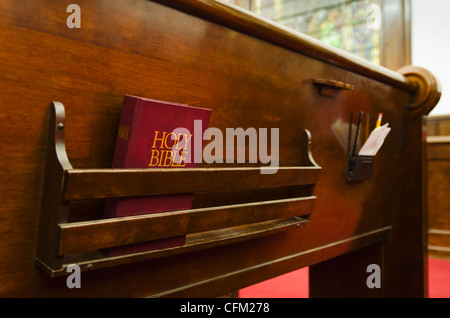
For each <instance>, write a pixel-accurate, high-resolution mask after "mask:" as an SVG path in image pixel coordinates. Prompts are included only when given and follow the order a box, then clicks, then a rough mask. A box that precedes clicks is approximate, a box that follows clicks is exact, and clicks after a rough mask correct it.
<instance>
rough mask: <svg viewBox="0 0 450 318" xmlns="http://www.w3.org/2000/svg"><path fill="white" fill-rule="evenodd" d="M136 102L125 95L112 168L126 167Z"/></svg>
mask: <svg viewBox="0 0 450 318" xmlns="http://www.w3.org/2000/svg"><path fill="white" fill-rule="evenodd" d="M137 107H138V102H137V101H136V100H133V99H131V98H128V97H126V96H125V99H124V103H123V109H122V113H121V115H120V121H119V130H118V132H117V137H116V147H115V150H114V157H113V162H112V168H126V167H127V162H128V160H127V159H128V157H129V156H130V151H129V149H128V148H129V147H130V144H131V142H130V139H131V138H132V129H133V128H132V127H133V121H134V115H135V113H136V108H137Z"/></svg>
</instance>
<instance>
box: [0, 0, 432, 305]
mask: <svg viewBox="0 0 450 318" xmlns="http://www.w3.org/2000/svg"><path fill="white" fill-rule="evenodd" d="M161 2H162V1H159V2H158V3H157V2H154V1H144V0H139V1H135V0H125V1H119V0H117V1H112V0H108V1H106V0H99V1H84V0H80V1H78V2H77V4H79V5H80V7H81V8H82V15H81V16H82V28H81V29H69V28H67V26H66V19H67V16H68V13H67V12H66V4H65V3H63V2H54V1H50V0H43V1H39V2H32V1H27V2H23V3H22V4H21V5H20V6H18V5H17V4H16V2H14V1H7V0H4V1H1V2H0V43H1V44H2V48H3V49H2V50H1V51H0V71H1V73H2V74H3V75H2V77H1V79H0V91H1V92H2V100H1V105H2V113H1V114H0V120H2V125H1V126H0V133H1V134H0V136H1V138H0V158H1V159H0V160H1V163H2V166H4V167H7V169H2V170H1V171H0V178H1V180H5V182H1V183H0V193H1V194H2V205H1V206H0V215H1V218H2V222H0V245H1V248H0V259H1V260H2V261H1V262H0V282H1V284H0V295H1V296H9V297H11V296H13V297H36V296H39V297H148V296H155V295H161V296H171V295H182V296H194V295H202V296H208V297H215V296H220V295H223V294H225V293H228V292H231V291H233V290H236V289H239V288H242V287H244V286H246V285H249V284H253V283H256V282H259V281H262V280H265V279H268V278H271V277H274V276H277V275H280V274H283V273H285V272H287V271H291V270H294V269H297V268H299V267H302V266H308V265H311V264H316V263H318V262H324V261H327V260H329V259H331V258H333V257H336V256H339V255H344V254H346V253H349V252H352V251H359V250H360V249H362V248H364V247H370V246H371V245H374V244H378V243H382V244H383V245H384V249H383V251H384V252H383V253H384V254H383V257H384V258H385V259H386V262H385V264H386V268H383V269H382V270H383V271H385V272H386V277H389V278H390V279H391V280H392V282H391V283H390V285H387V286H389V288H390V290H391V293H389V292H388V291H386V292H385V294H386V295H388V294H389V295H394V296H395V295H399V294H400V293H402V295H406V296H414V297H416V296H417V297H420V296H423V295H424V284H425V282H424V275H423V273H424V264H423V259H424V258H423V256H424V255H423V252H424V250H423V245H422V244H420V243H422V238H423V237H422V234H421V230H422V227H421V226H422V219H423V210H422V206H423V204H424V201H423V197H422V195H423V191H422V188H421V180H422V177H423V176H422V155H423V153H422V145H423V139H422V138H423V133H422V122H421V118H420V116H421V115H422V113H420V109H419V111H418V112H417V113H414V114H412V113H411V112H410V111H409V108H408V107H409V106H410V101H411V100H415V97H416V96H417V94H419V93H417V94H416V93H415V92H416V88H417V87H418V88H419V91H418V92H420V88H421V87H422V86H421V83H417V81H418V80H417V81H416V82H415V83H416V84H417V87H416V86H415V85H416V84H414V85H412V84H411V82H412V80H411V78H412V76H411V75H408V76H404V75H402V74H400V73H395V72H393V71H391V70H387V69H384V68H382V67H377V66H372V65H370V63H367V62H363V61H361V60H360V59H355V58H353V56H351V55H349V54H344V53H342V52H341V51H339V50H335V49H333V48H329V47H327V46H325V45H323V44H321V43H318V42H316V41H311V40H310V39H308V38H306V37H304V36H303V35H298V34H296V33H292V32H289V31H287V30H284V29H278V28H277V27H275V26H273V25H270V24H266V23H265V22H264V21H261V20H255V18H254V17H251V16H246V15H245V14H243V13H239V12H238V13H236V12H235V11H233V10H231V9H229V8H228V7H227V6H226V4H224V3H222V2H214V1H206V0H201V1H193V0H190V1H187V0H186V1H164V3H163V4H162V3H161ZM168 5H170V6H175V5H176V6H177V8H181V9H183V10H186V12H183V11H182V10H175V9H173V8H172V7H170V6H168ZM211 21H212V22H211ZM314 79H331V80H336V81H339V82H344V83H349V84H351V85H353V86H354V89H353V90H352V91H338V92H336V94H335V96H334V97H333V98H330V97H326V96H320V95H318V93H317V87H315V86H314V85H313V80H314ZM425 80H426V79H425ZM124 94H134V95H140V96H145V97H151V98H156V99H162V100H169V101H173V102H178V103H185V104H189V105H192V106H200V107H206V108H211V109H212V115H211V121H210V126H211V127H216V128H218V129H220V130H222V131H224V130H225V129H226V128H227V127H233V128H236V127H244V128H246V127H256V128H259V127H260V128H273V127H274V128H280V142H279V153H280V158H279V160H280V166H282V167H294V166H296V165H298V164H299V162H301V161H302V158H301V157H302V155H301V149H300V147H299V145H300V144H301V136H302V133H303V131H304V129H308V130H310V132H311V135H312V136H313V141H314V146H313V153H314V159H315V160H316V162H317V163H318V164H319V165H320V166H322V167H323V170H322V173H321V179H320V181H319V183H318V184H317V186H316V188H315V195H316V196H317V198H318V199H317V200H316V211H315V212H314V214H313V215H312V216H311V218H310V223H309V224H308V226H302V227H300V228H299V229H298V230H294V229H295V228H296V226H295V223H292V222H291V223H289V224H284V225H280V227H283V226H286V227H289V228H291V229H292V230H283V231H282V232H279V231H278V232H276V233H274V234H273V235H269V236H264V237H262V236H258V235H255V236H251V238H253V239H249V240H245V241H243V240H235V241H233V242H231V243H232V244H228V243H229V242H228V243H227V244H221V245H214V246H209V247H210V248H208V249H206V250H203V249H196V248H194V247H193V248H192V249H191V248H189V249H188V250H187V252H186V253H180V254H176V253H175V252H174V253H173V254H171V253H169V252H167V255H166V256H167V257H159V258H154V259H153V258H151V259H148V258H145V259H142V258H140V257H141V255H135V256H134V257H135V258H136V259H135V260H140V261H139V262H133V263H130V262H128V261H124V260H123V259H118V260H117V266H115V267H111V268H101V269H99V270H95V271H86V272H83V274H82V284H83V285H82V286H83V288H81V289H69V288H67V286H66V282H65V277H56V278H55V279H51V278H49V277H47V276H46V275H43V273H42V271H41V269H40V268H38V267H36V265H35V260H34V255H35V250H36V240H37V229H38V226H39V221H38V220H39V216H40V207H41V200H42V199H41V198H42V194H43V192H44V189H43V179H44V175H45V172H44V165H45V149H46V141H45V140H46V136H47V130H48V124H47V123H48V118H47V117H48V112H47V109H48V105H49V103H50V102H51V101H54V100H56V101H61V102H63V103H64V105H65V106H66V108H67V112H66V115H67V122H66V125H65V130H66V132H65V133H66V135H65V136H66V142H67V154H68V157H69V158H70V162H71V164H72V165H73V167H74V168H75V171H77V170H78V171H80V170H84V169H94V170H97V169H103V168H109V167H110V165H111V161H112V155H113V149H114V142H115V137H116V133H117V125H118V121H119V117H120V110H121V103H122V98H123V95H124ZM428 109H429V108H427V110H428ZM361 110H362V111H364V113H365V114H370V118H371V119H372V120H373V119H374V118H376V116H377V114H378V113H379V112H382V113H383V114H384V118H385V120H386V122H389V124H390V126H392V127H393V130H392V133H391V134H390V135H389V137H388V138H387V140H386V143H385V144H384V145H383V148H382V150H381V151H380V153H379V154H378V155H377V157H376V159H375V162H374V167H373V168H374V169H373V175H372V178H371V179H370V180H366V181H364V182H361V183H349V182H347V181H346V180H345V171H346V168H347V147H346V145H345V143H344V145H342V144H341V143H340V140H339V138H338V137H337V135H336V134H335V132H336V130H334V129H333V127H336V125H337V124H339V123H340V122H344V123H346V124H348V119H349V114H350V112H353V114H357V113H358V112H359V111H361ZM423 112H425V111H423ZM354 117H356V116H354ZM205 166H206V164H203V165H202V168H205ZM241 166H242V165H241ZM208 167H209V168H222V167H221V166H220V165H219V164H214V165H211V166H208ZM393 167H395V169H393ZM243 182H245V181H243ZM94 184H97V183H94V182H93V183H92V185H94ZM54 186H55V189H57V188H58V186H57V185H54ZM287 188H290V187H287ZM292 191H293V190H292V189H285V188H278V189H277V190H276V192H277V193H276V194H277V196H279V197H280V198H286V197H288V195H287V194H288V193H289V195H290V194H291V192H292ZM243 193H244V194H239V195H241V197H239V199H236V197H232V196H231V195H230V194H229V193H222V192H218V193H217V195H216V196H215V197H214V199H212V198H211V196H207V195H205V194H204V193H200V194H196V195H195V197H194V204H195V206H196V207H207V206H209V205H210V203H211V201H213V203H215V204H221V205H227V204H235V203H236V200H237V201H243V202H246V201H245V199H246V198H245V197H243V196H245V194H246V192H245V191H243ZM266 196H267V191H262V192H260V193H258V194H255V195H254V197H252V199H255V200H259V201H261V200H264V199H265V197H266ZM392 198H397V199H396V200H394V201H393V200H392ZM278 199H279V198H278ZM386 202H389V203H388V204H387V203H386ZM403 224H412V225H411V226H410V227H402V226H401V225H403ZM52 231H55V229H52ZM256 232H257V230H255V233H256ZM388 234H390V235H392V237H393V238H395V239H391V240H388V238H389V236H388ZM199 240H201V239H199ZM403 242H409V244H410V245H408V248H404V247H403V246H402V244H401V243H403ZM418 242H419V243H418ZM56 251H57V249H56V248H55V249H54V252H55V253H56ZM364 255H365V254H364V253H361V256H364ZM367 260H368V261H369V259H367ZM403 261H404V262H403ZM406 261H407V263H408V266H403V265H404V264H405V263H406ZM121 262H123V263H121ZM99 263H101V262H100V261H99ZM361 263H364V259H362V260H361ZM83 264H84V265H83V266H86V267H88V265H89V263H83ZM96 264H97V263H96ZM400 265H401V266H400ZM93 266H96V265H95V264H94V265H93ZM99 266H100V267H101V265H99ZM60 274H64V273H60ZM346 275H353V273H349V272H347V273H346ZM396 277H400V278H398V279H397V278H396ZM405 277H409V278H408V279H409V280H408V285H407V286H408V289H405V290H401V291H400V290H399V288H400V287H397V288H393V287H392V285H395V284H396V283H398V286H403V285H402V283H404V282H405ZM349 281H352V280H349ZM349 288H355V290H356V289H358V288H359V287H357V286H355V285H354V286H349Z"/></svg>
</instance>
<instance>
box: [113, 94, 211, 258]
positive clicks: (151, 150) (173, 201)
mask: <svg viewBox="0 0 450 318" xmlns="http://www.w3.org/2000/svg"><path fill="white" fill-rule="evenodd" d="M210 114H211V110H210V109H205V108H198V107H191V106H187V105H183V104H177V103H172V102H165V101H159V100H154V99H148V98H143V97H137V96H131V95H125V96H124V101H123V108H122V113H121V117H120V124H119V131H118V134H117V140H116V146H115V151H114V159H113V164H112V167H113V168H150V169H151V168H195V167H197V166H198V163H195V162H194V150H197V151H200V156H201V151H202V150H203V148H202V147H203V145H202V144H201V145H200V146H198V145H197V146H196V144H195V142H198V141H197V140H196V138H194V132H199V131H201V134H202V138H198V137H197V139H198V140H203V133H204V131H205V130H206V128H207V127H208V124H209V117H210ZM199 120H200V121H201V125H199V122H198V121H199ZM194 121H197V122H194ZM194 125H196V126H195V127H196V128H197V130H195V129H194ZM200 126H201V130H200V129H199V127H200ZM177 128H184V129H187V130H188V131H189V133H190V135H189V134H187V133H178V134H175V133H173V131H174V130H175V129H177ZM200 142H201V141H200ZM186 146H187V147H186ZM183 149H184V151H183ZM187 149H189V150H190V151H191V153H188V151H186V150H187ZM197 155H198V154H197ZM188 156H189V158H190V162H188V160H186V158H187V157H188ZM200 158H201V157H200ZM192 199H193V194H192V193H186V194H176V195H155V196H145V197H131V198H129V197H127V198H113V199H107V200H106V203H105V211H104V217H105V218H113V217H123V216H132V215H142V214H149V213H160V212H170V211H179V210H188V209H190V208H191V204H192ZM185 239H186V238H185V236H177V237H173V238H167V239H160V240H155V241H150V242H143V243H136V244H132V245H126V246H120V247H114V248H109V249H107V250H106V251H105V253H106V254H107V255H109V256H117V255H123V254H131V253H139V252H144V251H151V250H156V249H163V248H169V247H175V246H182V245H184V244H185Z"/></svg>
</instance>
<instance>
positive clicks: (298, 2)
mask: <svg viewBox="0 0 450 318" xmlns="http://www.w3.org/2000/svg"><path fill="white" fill-rule="evenodd" d="M229 2H231V3H234V4H237V5H240V6H242V7H244V8H246V9H249V10H251V11H253V12H255V13H257V14H259V15H261V16H264V17H266V18H269V19H271V20H273V21H276V22H278V23H280V24H283V25H284V26H287V27H289V28H292V29H294V30H297V31H300V32H302V33H304V34H307V35H309V36H312V37H314V38H316V39H319V40H321V41H323V42H325V43H327V44H330V45H332V46H335V47H338V48H340V49H343V50H345V51H348V52H350V53H353V54H355V55H358V56H360V57H362V58H365V59H367V60H369V61H371V62H373V63H376V64H380V27H381V9H380V3H379V2H380V0H247V1H245V0H230V1H229Z"/></svg>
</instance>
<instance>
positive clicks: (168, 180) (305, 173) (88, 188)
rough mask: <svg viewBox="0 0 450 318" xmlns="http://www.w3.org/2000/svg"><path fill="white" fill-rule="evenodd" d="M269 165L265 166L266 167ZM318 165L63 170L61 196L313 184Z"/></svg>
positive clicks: (315, 180) (64, 198)
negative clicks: (275, 168) (273, 170)
mask: <svg viewBox="0 0 450 318" xmlns="http://www.w3.org/2000/svg"><path fill="white" fill-rule="evenodd" d="M267 169H269V168H267ZM320 169H321V168H320V167H280V168H278V171H277V172H276V173H274V174H261V168H259V167H258V168H210V169H208V168H198V169H197V168H194V169H74V170H66V175H65V184H66V186H65V191H64V196H63V200H65V201H71V200H81V199H94V198H108V197H125V196H143V195H156V194H173V193H192V192H200V191H230V190H243V189H245V190H248V189H258V188H267V187H281V186H291V185H302V184H315V183H317V181H318V179H319V171H320Z"/></svg>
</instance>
